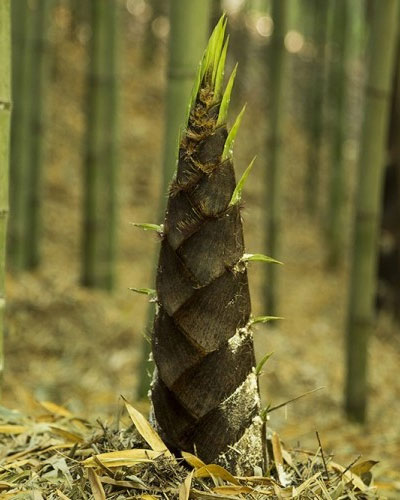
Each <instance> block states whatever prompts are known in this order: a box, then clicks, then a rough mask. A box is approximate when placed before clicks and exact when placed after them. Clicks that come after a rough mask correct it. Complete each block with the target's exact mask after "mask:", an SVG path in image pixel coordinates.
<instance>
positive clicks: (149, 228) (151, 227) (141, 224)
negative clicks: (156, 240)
mask: <svg viewBox="0 0 400 500" xmlns="http://www.w3.org/2000/svg"><path fill="white" fill-rule="evenodd" d="M130 224H132V226H135V227H139V228H140V229H144V230H145V231H157V232H158V233H162V232H163V230H164V226H163V224H149V223H147V222H131V223H130Z"/></svg>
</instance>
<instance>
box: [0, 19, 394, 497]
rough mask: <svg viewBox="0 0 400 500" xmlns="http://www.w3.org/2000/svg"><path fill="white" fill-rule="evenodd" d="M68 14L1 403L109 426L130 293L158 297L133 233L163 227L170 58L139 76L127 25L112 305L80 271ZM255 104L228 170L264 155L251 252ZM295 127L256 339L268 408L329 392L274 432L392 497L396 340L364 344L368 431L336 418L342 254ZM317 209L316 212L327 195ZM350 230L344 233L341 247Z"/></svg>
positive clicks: (78, 148) (390, 332)
mask: <svg viewBox="0 0 400 500" xmlns="http://www.w3.org/2000/svg"><path fill="white" fill-rule="evenodd" d="M67 14H68V13H67V12H63V11H61V14H60V15H59V16H58V17H57V26H56V30H55V32H54V34H53V41H54V49H55V54H54V60H53V63H52V78H53V81H52V84H51V86H50V87H49V89H48V100H49V121H48V130H47V131H46V143H47V162H46V168H45V172H44V185H43V198H42V200H43V205H42V207H43V208H42V209H43V245H42V265H41V267H40V269H39V270H38V271H36V272H34V273H29V274H28V273H26V274H21V275H18V276H15V275H13V274H11V273H10V274H9V276H8V279H7V295H8V316H7V332H6V340H5V342H6V344H5V349H6V369H5V377H4V394H3V404H4V405H6V406H9V407H18V408H19V409H25V410H27V411H31V410H32V409H33V408H34V407H35V400H51V401H53V402H55V403H59V404H62V405H64V406H66V407H68V408H69V409H70V410H72V411H73V412H75V413H77V414H79V415H81V416H87V417H90V418H92V419H96V418H97V417H100V418H102V419H106V418H108V417H112V416H114V415H115V414H116V413H117V412H118V411H119V410H118V409H119V407H120V402H119V395H120V394H123V395H124V396H125V397H127V398H128V399H131V400H133V399H134V395H135V387H136V384H137V372H138V363H139V361H140V348H141V345H142V339H143V335H144V334H145V333H146V323H147V316H148V304H147V301H146V298H145V297H143V296H140V295H135V294H133V293H132V292H130V291H129V289H128V288H129V287H131V286H137V287H151V286H152V277H153V269H154V267H155V259H156V253H157V245H158V242H157V238H156V237H155V236H154V234H152V233H149V232H142V231H141V230H138V229H135V228H133V227H132V226H130V225H129V222H131V221H136V222H160V221H158V220H157V219H158V216H157V199H158V193H159V191H160V177H161V176H160V172H161V158H162V144H163V118H164V114H163V95H164V88H165V79H164V73H165V51H164V50H163V49H161V50H160V52H159V53H158V55H157V57H156V60H155V62H154V64H153V65H151V66H149V67H147V68H145V67H143V65H142V64H141V52H140V46H139V44H138V40H140V36H141V30H142V28H143V27H142V26H141V25H140V23H139V21H138V19H137V18H135V17H132V19H130V20H127V21H126V33H125V34H124V46H123V49H122V52H123V53H122V56H123V57H122V61H123V62H122V64H121V73H120V78H121V88H122V93H121V112H122V120H123V121H122V127H121V151H122V154H121V168H120V189H119V203H120V217H119V226H118V239H119V253H118V261H117V276H118V281H117V285H116V288H115V291H114V292H113V293H112V294H107V293H105V292H102V291H93V290H86V289H83V288H81V287H80V286H79V272H80V233H81V218H82V213H81V207H82V203H81V202H82V187H81V184H82V177H83V176H82V157H83V154H82V152H83V150H84V126H85V123H84V105H83V104H84V88H85V87H84V75H85V68H86V66H87V60H86V53H85V50H86V47H85V44H84V40H85V31H84V30H81V31H80V32H79V36H78V39H76V37H71V36H70V34H69V22H68V21H69V20H68V15H67ZM125 35H126V36H125ZM250 86H251V85H250ZM263 98H264V97H263V93H262V88H257V89H253V88H251V89H250V95H249V96H248V101H249V105H248V109H247V116H246V118H245V120H244V123H243V125H242V130H241V135H240V137H239V138H238V141H237V153H236V160H235V161H236V169H237V172H238V173H241V172H242V171H243V170H244V168H245V167H246V165H247V164H248V162H249V160H250V159H251V158H252V157H253V156H254V154H255V152H259V153H260V154H259V159H258V161H257V164H256V166H255V168H254V170H253V174H252V178H251V180H250V181H249V183H248V186H247V187H246V193H245V209H244V212H243V217H244V227H245V237H246V241H247V250H248V251H249V252H262V251H263V248H264V242H263V234H264V226H265V222H264V221H265V216H264V209H263V206H264V204H265V196H264V192H263V182H264V181H263V178H264V174H263V164H264V162H265V155H263V154H262V145H263V140H264V139H263V137H264V135H263V134H264V129H263V127H262V126H260V124H262V123H263V115H262V112H263V110H264V106H262V105H260V102H262V100H263ZM293 100H296V97H294V98H293ZM298 121H299V120H296V119H295V118H293V117H291V118H290V119H289V120H288V131H287V139H286V141H285V146H287V147H286V148H285V149H286V153H285V154H286V162H285V163H286V164H285V168H286V171H285V175H284V178H285V187H284V193H285V194H284V199H285V210H284V216H283V237H282V239H283V241H282V253H281V255H279V256H275V257H277V258H279V259H280V260H282V261H284V263H285V265H284V267H283V268H282V269H281V279H282V281H281V290H280V310H279V314H280V315H281V316H283V317H284V318H285V320H284V321H280V322H279V323H275V324H274V326H273V327H258V328H257V330H256V332H255V338H256V347H257V356H258V357H261V356H262V355H264V354H265V352H270V351H273V352H274V354H273V356H272V357H271V359H270V360H269V361H268V363H267V365H266V366H265V368H264V375H263V381H262V391H263V400H264V402H265V404H268V403H272V405H276V404H279V403H281V402H284V401H286V400H289V399H291V398H294V397H296V396H299V395H301V394H303V393H305V392H307V391H310V390H312V389H315V388H317V387H321V386H323V387H324V388H323V389H321V390H320V391H318V392H316V393H314V394H311V395H309V396H306V397H304V398H303V399H300V400H299V401H297V402H295V403H293V404H290V405H288V406H286V407H284V408H283V409H280V410H277V411H275V412H273V413H271V415H270V417H271V418H270V425H271V427H272V428H274V429H275V430H276V431H278V432H279V434H280V436H281V438H282V439H283V441H284V442H285V443H286V445H287V446H292V447H298V446H299V447H302V448H308V449H312V450H315V449H316V448H317V447H318V443H317V439H316V435H315V431H316V430H318V432H319V435H320V438H321V441H322V445H323V448H324V450H325V453H330V452H333V453H334V454H335V461H337V462H341V463H343V464H344V465H347V464H349V463H350V462H352V461H353V460H354V459H356V458H357V456H358V455H359V454H361V455H362V456H363V459H369V458H370V459H373V460H379V464H378V465H377V466H376V467H375V469H374V470H375V477H376V480H377V482H378V483H379V484H380V485H381V487H382V492H383V493H384V494H385V495H387V496H390V497H392V498H399V495H400V473H399V471H400V423H399V415H400V378H399V377H398V369H399V364H400V332H399V331H398V330H399V328H396V327H394V326H393V324H392V323H391V321H390V319H389V318H388V317H387V316H385V315H383V314H382V315H380V316H379V318H378V323H377V328H376V332H375V335H374V336H373V338H372V339H371V345H370V394H369V413H368V424H367V425H366V426H363V427H361V426H357V425H352V424H349V423H348V422H347V421H346V420H345V419H344V417H343V411H342V399H343V380H344V356H345V354H344V353H345V351H344V346H345V341H344V325H345V317H346V301H347V288H348V267H349V266H348V255H347V254H348V251H347V250H346V248H345V249H344V253H343V265H342V266H341V267H340V270H339V271H337V272H328V271H327V270H326V267H325V245H324V239H323V232H322V230H321V227H322V226H323V223H321V220H320V219H321V217H320V218H319V220H316V221H311V220H310V219H309V218H307V217H306V216H305V214H304V210H303V205H304V204H303V196H302V185H303V182H304V181H303V177H304V170H305V166H306V157H307V144H306V138H305V134H304V132H303V131H302V129H301V127H300V126H299V124H298V123H296V122H298ZM349 144H350V146H351V143H349ZM349 149H351V148H349ZM354 159H355V155H354V152H353V153H351V152H350V153H349V155H348V163H349V171H354V163H355V161H354ZM323 178H324V177H323ZM322 184H323V183H322ZM323 189H325V188H324V187H322V188H321V190H322V191H321V192H322V193H323V192H324V191H323ZM350 195H351V190H349V197H350ZM320 201H321V209H323V206H324V196H322V195H321V200H320ZM350 230H351V228H350V224H349V227H348V228H347V230H346V231H344V233H345V234H344V237H345V240H346V239H347V238H348V234H349V233H350ZM263 271H264V270H263V267H262V264H256V263H254V264H252V265H251V268H250V271H249V274H250V283H251V292H252V300H253V312H254V314H255V315H261V314H267V313H268V311H265V310H264V308H263V300H262V299H263V292H262V289H263ZM141 405H142V406H145V403H141Z"/></svg>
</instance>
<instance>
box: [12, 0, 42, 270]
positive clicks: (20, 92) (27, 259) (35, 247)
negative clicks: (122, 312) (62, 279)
mask: <svg viewBox="0 0 400 500" xmlns="http://www.w3.org/2000/svg"><path fill="white" fill-rule="evenodd" d="M51 4H52V0H37V1H36V2H34V3H32V4H27V3H26V2H25V1H24V0H16V1H15V2H12V14H13V16H12V18H13V47H14V50H13V60H14V64H13V88H14V90H13V92H14V95H15V96H16V105H15V107H14V110H13V118H12V139H11V141H12V142H11V165H12V167H11V211H12V213H13V217H12V219H11V228H10V232H11V254H10V257H11V260H12V264H13V266H14V268H15V270H17V271H18V270H23V269H33V268H35V267H36V266H37V265H38V264H39V241H40V239H39V236H40V210H39V209H40V198H41V190H40V187H41V170H42V163H43V152H44V144H45V141H44V118H45V111H44V93H45V86H46V83H47V76H48V75H47V70H48V65H47V52H48V51H47V37H46V33H47V29H46V28H47V26H48V22H49V19H50V10H51Z"/></svg>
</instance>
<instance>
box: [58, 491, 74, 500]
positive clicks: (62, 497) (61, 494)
mask: <svg viewBox="0 0 400 500" xmlns="http://www.w3.org/2000/svg"><path fill="white" fill-rule="evenodd" d="M56 493H57V495H58V496H59V497H60V498H61V500H71V499H70V498H69V497H67V495H64V493H63V492H62V491H60V490H56Z"/></svg>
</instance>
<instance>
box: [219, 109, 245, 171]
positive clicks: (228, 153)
mask: <svg viewBox="0 0 400 500" xmlns="http://www.w3.org/2000/svg"><path fill="white" fill-rule="evenodd" d="M245 110H246V104H245V105H244V106H243V108H242V111H241V112H240V113H239V114H238V115H237V117H236V120H235V123H234V124H233V126H232V128H231V129H230V131H229V134H228V137H227V138H226V141H225V145H224V150H223V152H222V161H224V160H226V159H227V158H228V157H232V154H233V144H234V142H235V139H236V136H237V133H238V130H239V127H240V124H241V122H242V118H243V114H244V112H245Z"/></svg>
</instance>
